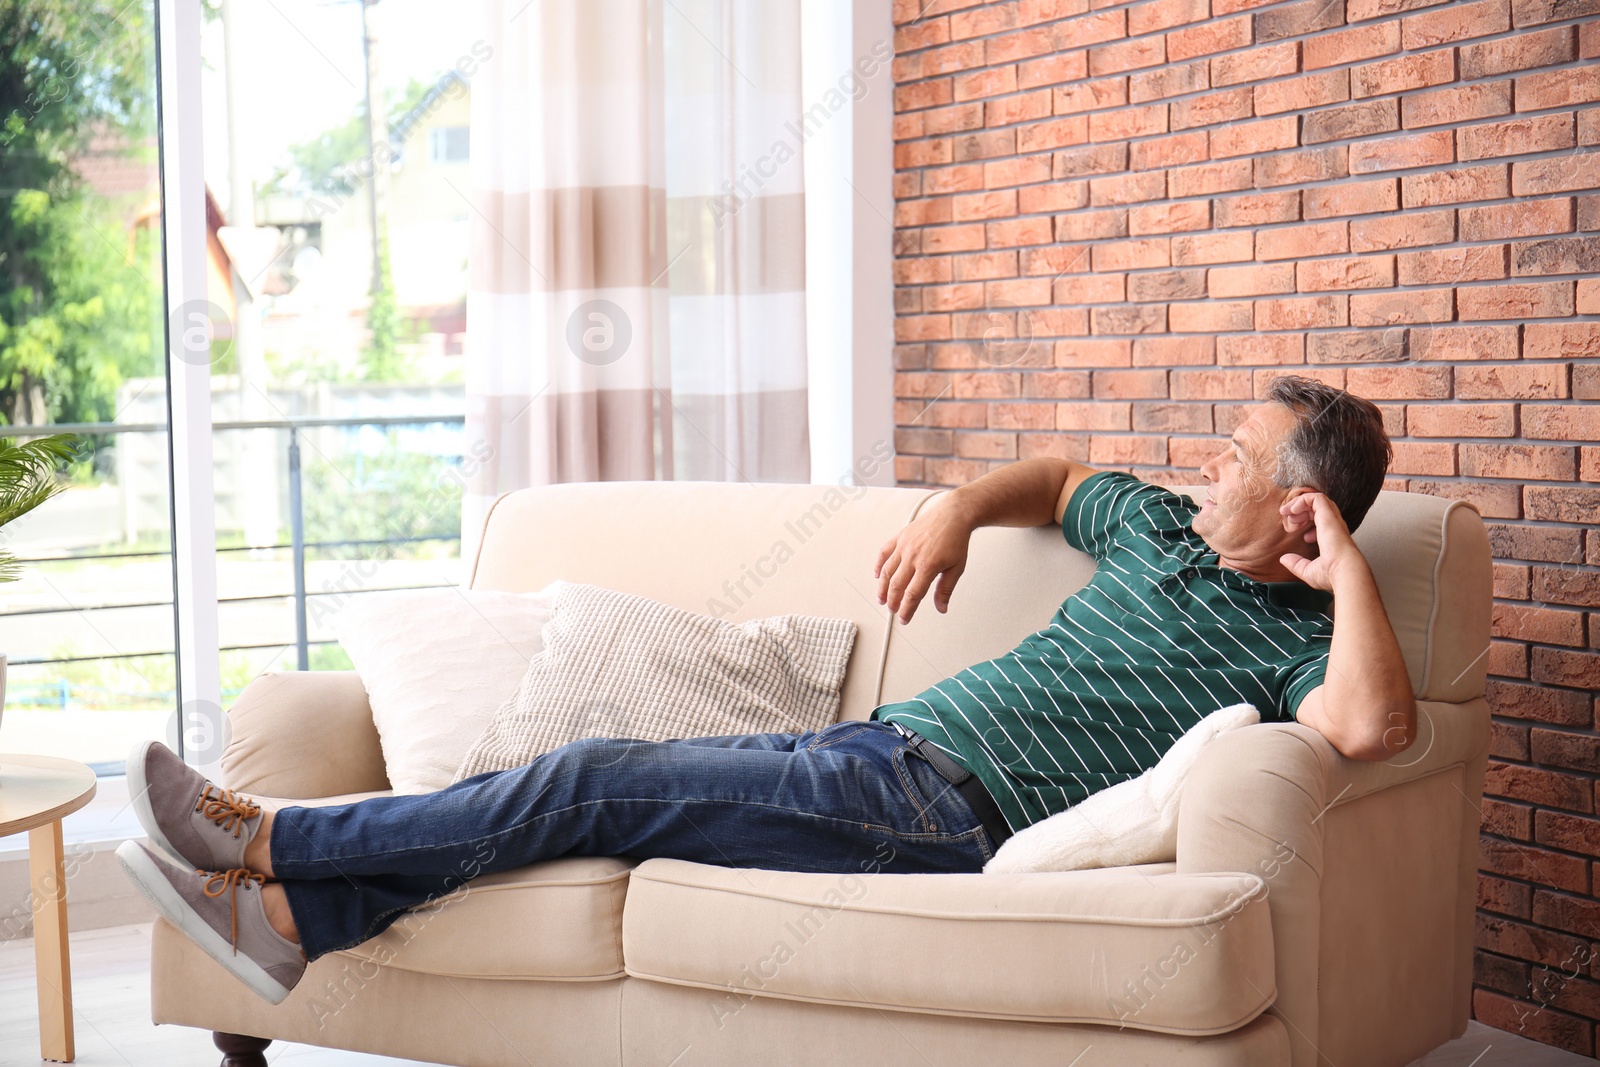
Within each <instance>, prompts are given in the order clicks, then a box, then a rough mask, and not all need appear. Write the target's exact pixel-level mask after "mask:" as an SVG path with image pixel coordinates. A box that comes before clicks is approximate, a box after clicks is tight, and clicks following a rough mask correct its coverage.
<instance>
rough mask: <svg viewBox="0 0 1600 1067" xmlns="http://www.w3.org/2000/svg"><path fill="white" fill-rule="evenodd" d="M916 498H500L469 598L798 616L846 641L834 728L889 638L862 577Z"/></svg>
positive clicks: (895, 494)
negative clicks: (584, 598)
mask: <svg viewBox="0 0 1600 1067" xmlns="http://www.w3.org/2000/svg"><path fill="white" fill-rule="evenodd" d="M929 492H930V491H929V490H926V489H889V488H881V487H875V488H867V487H864V486H851V487H849V488H848V489H841V488H840V487H838V486H836V485H793V484H775V483H761V484H754V485H751V484H742V483H737V482H643V481H636V482H574V483H568V484H562V485H549V486H537V487H535V488H532V489H522V490H519V491H517V492H514V493H508V494H507V495H505V496H502V497H501V498H500V499H499V500H497V501H496V502H495V504H494V507H493V508H491V509H490V511H489V515H488V518H487V520H486V522H485V525H484V531H483V540H482V543H481V545H480V546H479V549H478V558H477V560H476V562H475V564H474V567H473V570H472V575H471V578H470V584H471V585H472V587H473V588H475V589H501V590H507V591H510V592H532V591H533V590H536V589H542V588H543V587H544V586H545V585H547V584H549V583H550V582H552V581H554V580H555V579H557V578H565V579H567V580H568V581H573V582H589V583H592V584H594V585H601V586H604V587H606V588H608V589H621V590H624V591H626V592H629V593H637V594H639V595H640V596H647V597H651V598H653V599H655V600H659V601H662V602H663V603H666V604H672V605H674V606H675V607H680V608H685V609H687V610H690V611H699V612H704V613H706V614H708V615H714V616H716V617H718V618H723V619H728V620H730V621H733V622H741V621H743V620H745V619H753V618H760V617H762V616H764V615H783V614H788V613H791V612H792V613H797V614H802V615H822V616H827V617H831V618H844V619H850V620H852V621H854V622H855V624H856V625H857V627H858V628H859V629H858V630H857V633H856V643H855V648H854V650H853V651H852V653H851V656H850V666H849V669H848V670H847V671H846V673H845V680H844V692H843V696H842V701H841V716H842V717H847V718H857V719H861V718H865V717H866V716H867V714H868V713H870V712H871V711H872V709H873V707H875V706H876V696H877V692H878V681H879V676H880V673H881V670H882V666H883V655H884V645H885V642H886V640H887V638H888V612H887V610H886V609H885V608H884V607H882V606H881V605H880V604H879V603H878V600H877V585H876V582H875V581H874V579H873V577H872V566H873V563H874V561H875V560H876V558H877V552H878V548H879V546H881V545H882V544H883V543H884V542H885V541H887V540H888V539H889V538H890V537H892V536H893V535H894V533H895V531H897V530H899V529H900V528H901V527H903V526H904V525H905V524H906V523H907V522H909V521H910V520H911V516H912V513H913V512H914V511H915V510H916V508H917V506H918V505H919V504H921V503H922V501H923V500H925V499H926V498H927V496H928V494H929Z"/></svg>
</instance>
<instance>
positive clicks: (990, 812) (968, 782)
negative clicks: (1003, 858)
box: [889, 719, 1011, 849]
mask: <svg viewBox="0 0 1600 1067" xmlns="http://www.w3.org/2000/svg"><path fill="white" fill-rule="evenodd" d="M889 725H890V726H893V727H894V728H895V730H896V731H897V732H898V733H899V734H900V736H901V737H903V738H905V739H906V743H907V744H908V745H910V746H911V747H912V748H913V749H915V750H916V753H917V755H919V756H921V757H922V758H923V759H925V760H927V761H928V762H929V763H930V764H932V765H933V769H934V770H936V771H938V772H939V777H941V778H943V779H944V780H945V781H947V782H949V783H950V784H951V785H953V786H955V787H956V792H958V793H960V794H961V795H962V796H963V797H965V798H966V800H967V804H968V806H969V807H971V808H972V813H973V814H974V815H976V816H977V817H978V821H979V822H981V823H983V828H984V830H985V831H986V832H987V833H988V834H989V840H991V841H993V842H994V847H995V848H997V849H998V848H999V847H1000V846H1001V845H1003V844H1005V842H1006V838H1008V837H1010V836H1011V827H1010V826H1009V825H1007V823H1006V818H1005V816H1004V815H1002V814H1000V806H999V805H998V804H996V803H995V802H994V797H992V796H990V795H989V791H988V790H987V789H985V788H984V787H983V782H982V781H980V780H979V778H978V776H977V775H975V774H973V773H972V772H971V771H969V770H967V769H966V768H965V767H963V766H961V764H959V763H957V762H956V761H955V760H953V759H951V758H950V757H949V756H946V755H945V754H944V750H943V749H941V748H940V747H939V746H938V745H936V744H934V743H933V742H932V741H929V740H928V739H927V738H926V737H923V736H922V735H921V734H919V733H917V732H916V731H915V730H912V729H910V728H909V727H905V726H902V725H900V724H899V723H898V722H895V721H894V720H893V719H891V720H889Z"/></svg>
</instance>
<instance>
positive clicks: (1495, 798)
mask: <svg viewBox="0 0 1600 1067" xmlns="http://www.w3.org/2000/svg"><path fill="white" fill-rule="evenodd" d="M895 17H896V25H897V31H896V38H895V45H896V52H897V58H896V60H895V63H894V70H895V111H896V119H895V138H896V144H895V167H896V173H895V183H896V197H897V205H896V219H895V227H896V234H895V237H896V260H895V270H896V291H895V292H896V304H897V312H898V318H897V334H898V341H899V345H898V347H897V349H896V353H895V359H896V369H897V373H896V377H895V381H896V390H895V396H896V401H895V421H896V423H897V426H898V428H897V431H896V446H897V452H898V455H897V457H896V461H895V464H896V476H897V477H898V479H899V480H900V481H901V482H902V483H903V484H913V485H945V486H950V485H959V484H961V483H963V482H966V481H969V480H971V479H972V478H975V477H977V476H979V475H981V474H983V473H984V472H985V471H988V470H990V469H991V468H993V467H995V466H998V465H1000V464H1003V463H1006V462H1009V461H1011V460H1014V459H1018V458H1026V457H1029V456H1041V455H1053V456H1065V457H1068V458H1071V459H1076V460H1082V461H1086V462H1089V463H1092V464H1096V465H1103V466H1108V467H1120V468H1123V469H1131V470H1133V471H1135V472H1136V473H1138V474H1140V475H1143V476H1146V477H1149V478H1152V479H1155V480H1168V481H1170V480H1178V481H1189V482H1192V481H1195V480H1197V476H1196V475H1195V474H1194V473H1193V472H1194V470H1195V468H1196V467H1197V466H1198V464H1199V463H1200V462H1201V461H1202V460H1203V459H1204V458H1205V457H1207V456H1208V455H1210V454H1211V453H1212V452H1213V451H1215V450H1216V448H1217V441H1218V436H1217V435H1219V434H1226V433H1228V432H1230V431H1231V430H1232V428H1233V426H1234V425H1235V423H1236V421H1237V420H1238V419H1239V417H1240V412H1241V410H1242V408H1243V407H1244V406H1245V405H1247V404H1248V402H1249V401H1250V400H1251V398H1252V397H1253V396H1255V395H1258V394H1259V392H1260V390H1261V388H1262V386H1263V384H1264V382H1265V381H1266V380H1268V379H1269V378H1270V377H1271V376H1272V375H1274V374H1276V373H1281V372H1282V370H1284V369H1292V370H1293V371H1294V372H1296V373H1303V374H1311V375H1315V376H1317V377H1320V378H1323V379H1325V380H1327V381H1330V382H1333V383H1336V384H1339V385H1342V386H1345V387H1347V388H1349V389H1351V390H1352V391H1354V392H1356V393H1359V394H1361V395H1363V396H1366V397H1369V398H1371V399H1373V400H1375V401H1377V402H1379V404H1380V405H1381V406H1382V407H1383V409H1384V412H1385V416H1386V418H1387V420H1388V423H1389V427H1390V431H1391V433H1392V435H1393V436H1394V438H1395V464H1394V469H1393V471H1392V475H1393V481H1392V486H1393V487H1395V488H1409V489H1411V490H1413V491H1417V492H1425V493H1437V494H1442V495H1446V496H1457V497H1465V498H1467V499H1469V500H1471V501H1473V502H1474V503H1475V504H1476V505H1477V506H1478V508H1479V509H1480V510H1481V511H1482V513H1483V515H1484V517H1485V519H1486V520H1488V522H1489V524H1490V530H1491V532H1492V537H1493V543H1494V547H1495V553H1496V557H1497V562H1496V565H1495V582H1496V588H1495V594H1496V598H1497V599H1496V607H1495V634H1496V642H1495V644H1494V647H1493V649H1492V654H1491V660H1490V672H1491V674H1492V675H1493V679H1492V681H1491V693H1490V699H1491V703H1492V705H1493V709H1494V742H1493V745H1494V748H1493V761H1492V762H1491V764H1490V771H1489V786H1488V789H1489V794H1490V796H1489V798H1488V799H1486V800H1485V802H1484V807H1483V814H1484V835H1483V859H1482V865H1483V871H1484V874H1483V878H1482V882H1481V898H1480V906H1481V911H1480V924H1479V932H1478V946H1479V949H1480V951H1479V953H1478V976H1477V989H1476V990H1475V992H1474V1007H1475V1010H1476V1013H1477V1015H1478V1017H1479V1018H1480V1019H1483V1020H1484V1021H1486V1022H1488V1023H1491V1024H1493V1025H1495V1026H1499V1027H1502V1028H1504V1029H1508V1030H1512V1031H1518V1030H1520V1031H1521V1032H1522V1033H1524V1034H1526V1035H1527V1036H1530V1037H1533V1038H1537V1039H1538V1040H1541V1041H1545V1042H1549V1043H1552V1044H1557V1045H1561V1046H1564V1047H1566V1048H1569V1049H1572V1050H1575V1051H1578V1052H1583V1053H1588V1054H1593V1053H1594V1051H1595V1047H1596V1037H1595V1032H1594V1031H1595V1024H1596V1021H1597V1020H1600V981H1596V979H1597V978H1600V958H1597V956H1596V953H1595V952H1594V951H1593V949H1592V947H1593V946H1594V942H1593V941H1591V940H1588V939H1589V938H1593V937H1595V936H1596V933H1597V931H1600V904H1597V903H1596V900H1595V888H1596V883H1597V882H1600V864H1597V863H1596V862H1595V857H1596V856H1600V820H1597V819H1596V816H1595V812H1596V803H1597V800H1600V796H1597V793H1600V782H1597V771H1600V736H1597V734H1596V729H1595V721H1596V720H1595V705H1594V700H1593V696H1592V694H1591V693H1590V692H1589V690H1590V688H1591V687H1595V686H1600V652H1597V651H1596V649H1600V529H1590V528H1588V527H1590V526H1592V525H1593V524H1595V522H1596V519H1597V518H1600V486H1597V484H1596V483H1600V405H1597V404H1595V402H1594V401H1595V400H1596V399H1600V276H1597V274H1596V272H1597V271H1600V151H1597V150H1596V149H1595V148H1594V147H1591V146H1596V145H1600V0H1472V2H1451V3H1438V2H1437V0H1434V2H1432V3H1430V0H1290V2H1286V3H1266V4H1262V3H1260V2H1259V0H1155V2H1153V3H1135V4H1124V3H1117V2H1115V0H1112V2H1109V3H1108V2H1106V0H1016V2H1010V3H988V4H978V3H972V2H970V0H933V2H932V3H928V2H927V0H895ZM1585 609H1597V610H1593V611H1586V610H1585Z"/></svg>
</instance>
